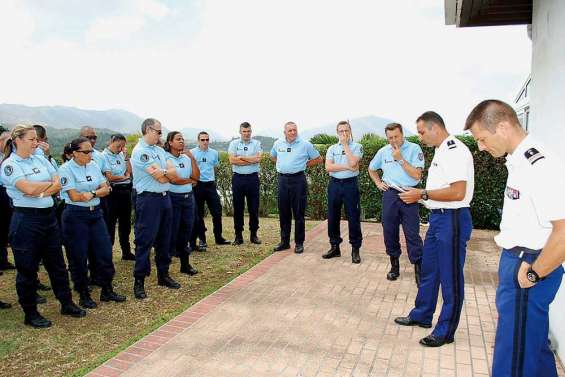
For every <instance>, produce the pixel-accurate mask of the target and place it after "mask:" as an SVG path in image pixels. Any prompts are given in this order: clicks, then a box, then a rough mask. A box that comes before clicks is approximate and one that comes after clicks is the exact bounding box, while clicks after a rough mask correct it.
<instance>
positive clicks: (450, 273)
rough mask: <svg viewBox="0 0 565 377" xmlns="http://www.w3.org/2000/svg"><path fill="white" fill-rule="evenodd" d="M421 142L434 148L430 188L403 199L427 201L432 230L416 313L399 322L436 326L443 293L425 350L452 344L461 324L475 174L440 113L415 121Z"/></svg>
mask: <svg viewBox="0 0 565 377" xmlns="http://www.w3.org/2000/svg"><path fill="white" fill-rule="evenodd" d="M416 124H417V128H418V137H419V138H420V141H421V142H422V143H424V144H425V145H428V146H430V147H435V148H436V150H435V153H434V158H433V160H432V164H431V166H430V170H429V172H428V179H427V182H426V189H425V190H422V189H410V190H408V191H406V192H404V193H401V194H400V199H402V200H403V201H404V203H406V204H412V203H416V202H417V201H418V200H420V199H422V200H425V201H427V205H426V206H427V207H428V208H430V209H431V213H430V227H429V229H428V232H427V233H426V241H425V242H424V250H423V254H422V276H421V282H420V287H419V288H418V295H417V296H416V303H415V307H414V309H412V311H411V312H410V314H409V315H408V316H407V317H397V318H396V319H395V320H394V321H395V322H396V323H398V324H399V325H403V326H416V325H417V326H420V327H424V328H430V327H432V318H433V316H434V312H435V310H436V304H437V299H438V293H439V292H438V290H439V287H440V285H441V295H442V298H443V306H442V308H441V313H440V315H439V319H438V322H437V324H436V327H435V328H434V330H433V331H432V333H431V334H430V335H428V336H426V337H425V338H422V339H421V340H420V344H421V345H423V346H426V347H439V346H442V345H444V344H446V343H452V342H453V340H454V336H455V331H456V330H457V326H458V325H459V318H460V316H461V309H462V308H463V297H464V293H465V281H464V278H463V267H464V265H465V254H466V248H467V241H469V238H470V237H471V231H472V229H473V224H472V221H471V212H470V211H469V204H470V203H471V199H472V198H473V190H474V186H475V169H474V166H473V156H472V155H471V152H470V151H469V148H467V146H466V145H465V144H463V143H462V142H461V141H459V139H457V138H455V137H454V136H452V135H450V134H449V133H448V132H447V129H446V128H445V123H444V122H443V119H442V118H441V117H440V116H439V114H437V113H435V112H433V111H428V112H425V113H424V114H422V115H421V116H420V117H418V119H417V120H416Z"/></svg>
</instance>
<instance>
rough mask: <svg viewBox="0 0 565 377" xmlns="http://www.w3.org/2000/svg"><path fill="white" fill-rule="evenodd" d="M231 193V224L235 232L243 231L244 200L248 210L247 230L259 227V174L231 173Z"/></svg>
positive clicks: (252, 230)
mask: <svg viewBox="0 0 565 377" xmlns="http://www.w3.org/2000/svg"><path fill="white" fill-rule="evenodd" d="M231 187H232V193H233V226H234V229H235V233H236V234H241V233H242V232H243V225H244V224H243V212H244V210H245V201H247V211H248V212H249V231H250V232H251V233H256V232H257V229H259V174H257V173H252V174H238V173H233V177H232V181H231Z"/></svg>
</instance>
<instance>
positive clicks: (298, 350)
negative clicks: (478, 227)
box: [90, 223, 565, 377]
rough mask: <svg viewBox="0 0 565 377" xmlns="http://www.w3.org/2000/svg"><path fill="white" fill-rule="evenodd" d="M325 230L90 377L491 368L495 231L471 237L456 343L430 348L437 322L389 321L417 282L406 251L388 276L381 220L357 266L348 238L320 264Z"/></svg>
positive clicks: (450, 372) (481, 372)
mask: <svg viewBox="0 0 565 377" xmlns="http://www.w3.org/2000/svg"><path fill="white" fill-rule="evenodd" d="M346 228H347V227H346V224H345V223H343V224H342V232H343V233H346V231H347V229H346ZM424 230H425V229H424ZM326 232H327V228H326V223H322V224H320V225H319V226H317V227H316V228H315V229H313V230H312V231H310V232H309V233H308V235H307V242H306V244H305V246H306V251H305V253H304V254H302V255H296V254H294V253H292V252H284V253H277V254H274V255H272V256H271V257H269V258H267V259H266V260H264V261H263V262H262V263H260V264H259V265H257V266H256V267H254V268H253V269H251V270H250V271H248V272H247V273H245V274H243V275H242V276H240V277H239V278H237V279H235V280H234V281H232V282H231V283H230V284H228V285H227V286H225V287H223V288H222V289H220V290H219V291H217V292H216V293H214V294H212V295H210V296H209V297H207V298H206V299H204V300H202V301H201V302H199V303H197V304H196V305H194V306H193V307H191V308H189V309H188V310H187V311H186V312H184V313H183V314H181V315H179V316H178V317H177V318H175V319H173V320H172V321H170V322H169V323H167V324H166V325H164V326H162V327H161V328H160V329H158V330H156V331H155V332H154V333H153V334H150V335H148V336H147V337H145V338H143V339H142V340H140V341H139V342H137V343H135V344H134V345H132V346H131V347H129V348H128V349H127V350H126V351H124V352H122V353H120V354H119V355H117V356H116V357H115V358H114V359H112V360H110V361H108V362H107V363H106V364H104V365H103V366H101V367H99V368H98V369H96V370H94V371H93V372H92V373H91V374H90V375H91V376H118V375H122V376H136V377H137V376H390V377H392V376H395V377H396V376H407V377H408V376H429V377H437V376H440V377H443V376H457V377H461V376H488V375H489V374H490V365H491V360H492V349H493V343H494V332H495V327H496V316H497V315H496V308H495V304H494V298H495V286H496V280H497V276H496V269H497V261H498V252H497V249H496V246H495V245H494V243H493V242H492V233H490V232H484V231H475V232H474V233H473V238H472V240H471V242H470V243H469V248H468V253H467V263H466V265H465V277H466V284H465V296H466V298H465V305H464V308H463V313H462V316H461V322H460V325H459V329H458V330H457V333H456V336H455V343H453V344H450V345H446V346H443V347H440V348H435V349H433V348H432V349H430V348H424V347H422V346H420V345H419V344H418V340H419V339H420V338H422V337H423V336H425V335H427V333H428V331H429V330H427V329H422V328H419V327H417V328H412V327H401V326H397V325H395V324H394V322H393V318H394V317H396V316H399V315H404V314H406V313H408V311H409V310H410V309H411V307H412V305H413V303H414V299H415V296H416V286H415V283H414V273H413V270H412V268H411V266H410V265H409V263H408V260H407V258H406V257H405V256H403V258H402V261H401V268H402V272H401V279H399V280H398V281H396V282H389V281H387V280H386V278H385V275H386V272H387V271H388V268H389V264H388V257H387V256H386V255H385V252H384V244H383V237H382V228H381V226H380V224H369V223H364V224H363V236H364V239H365V241H364V245H363V248H362V254H361V256H362V263H361V264H360V265H353V264H351V257H350V255H349V254H350V248H349V246H345V247H344V249H345V250H343V251H342V257H341V258H336V259H332V260H329V261H324V260H322V259H321V258H320V255H321V254H322V253H323V252H324V251H325V250H326V249H327V247H328V244H327V235H326ZM436 319H437V317H436ZM559 373H560V374H559V375H560V376H565V373H564V372H563V369H560V372H559Z"/></svg>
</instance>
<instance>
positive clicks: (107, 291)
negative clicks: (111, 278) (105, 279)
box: [100, 284, 126, 302]
mask: <svg viewBox="0 0 565 377" xmlns="http://www.w3.org/2000/svg"><path fill="white" fill-rule="evenodd" d="M125 300H126V296H124V295H119V294H117V293H116V292H114V288H113V287H112V284H106V285H104V286H103V287H102V290H101V291H100V301H104V302H108V301H114V302H124V301H125Z"/></svg>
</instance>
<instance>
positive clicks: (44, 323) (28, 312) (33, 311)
mask: <svg viewBox="0 0 565 377" xmlns="http://www.w3.org/2000/svg"><path fill="white" fill-rule="evenodd" d="M23 309H24V313H25V318H24V323H25V324H26V325H29V326H31V327H35V328H36V329H44V328H47V327H51V321H50V320H48V319H47V318H45V317H43V316H42V315H41V314H39V312H38V311H37V308H36V307H35V306H34V307H29V308H23Z"/></svg>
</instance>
